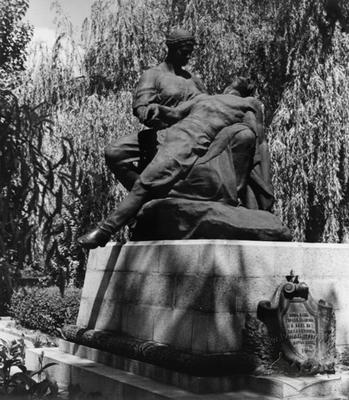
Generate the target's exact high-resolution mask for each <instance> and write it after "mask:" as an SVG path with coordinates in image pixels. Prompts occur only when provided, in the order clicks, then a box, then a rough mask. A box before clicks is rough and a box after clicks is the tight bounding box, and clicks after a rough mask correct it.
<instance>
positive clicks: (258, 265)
mask: <svg viewBox="0 0 349 400" xmlns="http://www.w3.org/2000/svg"><path fill="white" fill-rule="evenodd" d="M348 260H349V245H332V244H305V243H290V242H253V241H233V240H181V241H154V242H129V243H127V244H126V245H124V246H121V245H115V244H112V243H109V244H108V245H107V246H106V247H105V248H98V249H96V250H93V251H91V252H90V255H89V260H88V266H87V272H86V277H85V284H84V288H83V293H82V300H81V306H80V311H79V316H78V321H77V324H76V325H75V326H68V327H66V328H65V330H64V331H65V334H66V339H67V340H68V341H69V342H65V343H62V344H61V349H60V350H59V351H58V353H55V354H52V355H50V356H48V357H47V361H52V360H56V361H57V362H58V363H59V365H66V367H64V368H63V367H62V368H63V371H66V370H67V368H70V367H71V365H73V366H74V368H75V366H77V368H80V367H78V366H79V365H80V364H81V363H82V364H81V365H85V364H84V363H86V365H87V367H86V368H87V369H86V371H87V370H88V371H91V368H92V367H90V366H89V365H90V364H89V362H88V360H90V362H91V361H93V363H94V364H93V365H94V366H95V367H96V368H97V370H98V371H99V369H100V368H101V369H102V370H103V368H104V367H101V366H102V365H109V367H108V368H111V367H112V368H116V370H115V374H116V376H118V377H119V376H120V377H121V378H120V379H121V381H123V380H124V381H125V382H126V381H127V379H128V378H127V379H126V377H128V376H129V375H127V374H129V373H130V372H131V373H133V374H136V375H135V376H134V377H133V378H132V382H133V383H132V384H135V385H136V386H137V385H141V386H142V385H143V384H144V382H145V381H144V379H148V381H147V382H148V383H149V384H150V386H151V387H153V385H155V386H156V384H155V382H161V384H162V385H167V386H166V387H165V388H164V387H163V390H165V391H167V390H168V391H169V392H166V393H170V392H171V393H177V394H175V395H172V394H171V395H169V397H166V396H165V397H161V398H181V396H184V397H185V398H188V399H189V398H193V399H194V398H199V397H196V396H199V395H200V396H203V397H202V398H206V397H205V393H206V396H210V395H209V394H208V393H222V392H225V393H227V392H230V394H229V397H227V398H231V399H233V398H234V399H235V398H243V397H239V395H237V397H236V396H235V394H234V393H236V391H241V393H242V392H243V391H244V390H250V391H251V390H253V391H254V392H256V393H260V394H263V396H264V397H263V396H260V397H258V396H259V395H257V398H260V399H267V398H269V397H268V396H271V398H288V397H289V396H293V397H292V398H294V399H303V398H312V397H311V396H313V398H314V396H315V397H316V398H324V399H325V398H328V399H339V398H344V397H342V395H341V393H343V387H344V386H343V379H342V377H341V376H338V375H336V376H327V375H324V376H318V377H315V378H297V377H293V378H292V377H288V378H287V377H285V376H284V377H282V376H276V375H274V376H269V377H268V376H264V377H263V376H256V373H261V368H260V367H261V365H260V364H259V362H258V360H259V361H260V360H261V359H262V360H263V359H264V360H267V363H269V364H272V363H273V362H275V361H276V360H277V359H278V357H279V354H278V353H276V354H274V353H273V351H272V350H270V349H271V348H272V346H270V343H268V340H267V339H268V332H267V331H266V329H265V327H264V326H263V324H262V322H261V321H259V320H258V319H257V318H256V313H257V307H258V303H259V302H260V301H261V300H263V299H268V298H271V296H272V295H273V293H274V291H275V289H276V288H277V287H278V285H279V284H280V283H281V282H283V281H284V280H285V276H286V275H288V274H289V273H290V271H291V270H293V271H294V273H295V274H296V275H299V276H300V277H301V279H302V280H304V281H306V282H307V283H308V285H309V289H310V293H311V294H312V296H313V297H314V298H316V299H324V300H325V301H327V302H330V303H332V305H333V306H334V310H335V314H336V319H337V332H336V333H337V334H336V340H337V343H336V345H337V348H338V349H341V348H342V347H344V346H348V345H349V316H348V315H349V314H348V308H349V268H348ZM268 346H269V347H268ZM34 353H35V352H34ZM34 353H33V354H31V357H32V360H34V359H35V357H37V356H36V355H35V354H34ZM74 357H75V358H74ZM81 357H82V358H81ZM28 359H29V358H28ZM81 360H85V361H81ZM96 363H97V364H96ZM91 365H92V364H91ZM84 371H85V370H84ZM86 371H85V372H86ZM103 371H104V370H103ZM120 371H124V372H122V373H121V372H120ZM85 372H81V374H82V375H81V376H85V375H84V374H85ZM262 372H263V371H262ZM64 373H67V374H68V375H69V374H70V375H69V376H72V375H71V374H72V373H70V372H69V373H68V372H64ZM79 373H80V372H79ZM89 373H90V372H89ZM106 374H107V376H108V377H111V376H113V370H112V369H110V370H108V371H107V372H106ZM125 374H126V375H125ZM78 375H79V374H78ZM78 375H77V376H78ZM74 376H75V375H74ZM79 376H80V375H79ZM136 376H139V380H138V381H137V379H136ZM74 379H75V378H74ZM74 379H73V381H74V382H80V381H79V380H78V378H76V380H74ZM79 379H80V378H79ZM84 379H85V378H84ZM91 379H92V378H91ZM98 379H100V380H101V385H100V389H101V390H102V389H103V388H104V383H103V382H104V380H103V379H104V378H103V379H102V378H98ZM108 379H109V378H108ZM113 379H114V378H113ZM118 379H119V378H117V380H118ZM149 380H150V381H149ZM347 381H348V380H347V378H346V379H345V382H346V383H345V385H346V384H347ZM113 382H114V380H113ZM118 382H119V381H118ZM110 384H111V385H112V386H111V388H112V387H114V386H113V385H114V383H110ZM115 384H116V383H115ZM118 384H119V383H118ZM159 384H160V383H159ZM108 385H109V383H108ZM176 387H177V389H176ZM179 388H180V389H179ZM170 389H171V390H170ZM108 390H109V389H108ZM110 390H111V391H113V390H114V389H110ZM137 390H138V389H137ZM147 390H148V389H147ZM149 390H150V389H149ZM156 390H158V389H156ZM159 390H160V389H159ZM172 390H174V392H172ZM176 390H177V391H178V390H182V391H183V390H184V391H185V393H184V392H181V396H179V392H176ZM102 391H103V390H102ZM190 392H193V393H196V395H194V394H193V395H190V396H189V394H190ZM332 393H333V396H334V397H333V396H332ZM177 395H178V396H177ZM142 396H143V395H142ZM142 396H141V397H140V398H144V397H142ZM215 396H216V395H215ZM326 396H327V397H326ZM184 397H183V398H184ZM252 397H253V396H252ZM252 397H251V398H252ZM121 398H124V399H128V398H133V397H127V396H126V395H125V396H124V397H121ZM152 398H153V397H152ZM154 398H155V397H154ZM200 398H201V397H200ZM207 398H211V397H207ZM215 398H216V397H215ZM217 398H218V397H217ZM224 398H225V397H224ZM246 398H249V397H246Z"/></svg>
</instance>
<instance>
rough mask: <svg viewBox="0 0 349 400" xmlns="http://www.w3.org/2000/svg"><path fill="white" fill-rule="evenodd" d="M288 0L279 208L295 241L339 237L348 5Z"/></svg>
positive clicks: (277, 129)
mask: <svg viewBox="0 0 349 400" xmlns="http://www.w3.org/2000/svg"><path fill="white" fill-rule="evenodd" d="M284 5H285V9H281V11H280V14H279V15H280V18H279V21H280V22H279V26H278V27H277V31H276V32H277V34H278V35H279V36H280V37H283V38H284V41H283V43H282V45H281V46H280V45H279V57H280V58H281V54H282V53H283V54H284V56H283V63H284V65H285V66H286V69H285V79H284V82H285V88H284V90H283V92H282V95H281V98H280V102H279V105H278V107H277V110H276V112H275V114H274V117H273V119H272V122H271V125H270V137H269V140H270V145H271V151H272V166H273V179H274V187H275V189H276V196H277V200H278V201H277V205H276V210H277V212H278V213H279V214H280V216H281V218H282V219H283V221H284V222H285V223H286V224H287V225H288V226H289V227H290V228H291V229H292V231H293V234H294V239H295V240H300V241H323V242H338V241H340V240H342V239H343V236H344V235H345V234H346V229H347V227H348V200H349V198H348V157H349V152H348V151H349V147H348V144H349V125H348V122H349V119H348V118H349V114H348V101H349V97H348V95H349V84H348V78H349V75H348V74H349V64H348V61H349V58H348V50H349V48H348V45H349V36H348V33H346V29H347V21H348V19H347V15H348V6H347V5H346V4H345V3H344V2H343V3H340V2H335V1H331V2H328V1H313V2H308V1H302V0H299V1H296V2H295V1H292V2H291V1H290V2H287V1H285V4H284ZM286 9H287V10H289V11H291V12H288V13H287V14H286V11H285V10H286ZM286 21H287V22H286ZM281 51H282V53H281Z"/></svg>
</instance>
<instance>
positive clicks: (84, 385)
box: [26, 341, 349, 400]
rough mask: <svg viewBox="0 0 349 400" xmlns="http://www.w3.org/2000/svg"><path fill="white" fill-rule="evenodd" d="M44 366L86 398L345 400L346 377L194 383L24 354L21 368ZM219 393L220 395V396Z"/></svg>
mask: <svg viewBox="0 0 349 400" xmlns="http://www.w3.org/2000/svg"><path fill="white" fill-rule="evenodd" d="M42 351H44V354H45V357H44V364H46V363H48V362H55V363H57V365H55V366H53V367H50V368H48V369H47V372H48V373H49V375H51V376H53V377H54V378H55V379H56V380H57V381H58V384H59V386H60V387H61V388H62V387H63V388H64V387H68V385H70V384H79V385H80V387H81V389H82V390H83V391H84V393H86V395H87V394H88V393H91V392H99V393H100V394H102V396H104V397H105V398H107V399H108V398H117V399H120V400H137V399H140V400H146V399H152V400H157V399H178V400H180V399H183V400H184V399H185V400H209V399H210V400H213V399H215V400H223V399H224V400H228V399H230V400H242V399H245V400H252V399H259V400H277V399H289V398H290V397H292V399H293V400H301V399H302V400H306V399H309V400H310V399H313V400H315V399H322V400H348V397H346V396H344V395H343V394H342V393H348V389H349V375H348V374H342V375H332V376H316V377H309V378H286V377H282V376H252V375H234V376H226V377H220V378H218V377H204V378H203V377H198V376H191V375H188V374H181V373H177V372H174V371H170V370H167V369H165V368H161V367H156V366H154V365H151V364H147V363H143V362H140V361H135V360H131V359H129V358H126V357H120V356H115V355H111V354H110V353H107V352H102V351H100V350H96V349H92V348H89V347H86V346H81V345H76V344H74V343H70V342H67V341H61V342H60V347H59V349H53V348H44V349H29V350H27V353H26V365H27V367H28V368H29V369H31V370H32V369H38V367H39V356H40V354H41V353H42ZM223 392H224V393H223Z"/></svg>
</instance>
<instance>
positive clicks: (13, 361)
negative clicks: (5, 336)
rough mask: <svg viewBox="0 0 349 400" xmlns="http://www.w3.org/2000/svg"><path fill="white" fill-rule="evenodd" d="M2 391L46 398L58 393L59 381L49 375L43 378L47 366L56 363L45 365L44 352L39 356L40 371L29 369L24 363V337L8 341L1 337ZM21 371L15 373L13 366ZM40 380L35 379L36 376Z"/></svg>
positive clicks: (0, 382) (3, 393)
mask: <svg viewBox="0 0 349 400" xmlns="http://www.w3.org/2000/svg"><path fill="white" fill-rule="evenodd" d="M0 342H1V344H0V367H1V369H0V371H1V374H0V393H1V394H2V395H11V396H21V398H28V399H29V398H44V397H46V396H47V397H51V398H53V396H55V395H56V394H57V393H58V386H57V383H56V382H54V381H52V380H50V379H49V378H48V377H46V378H45V379H41V375H42V373H43V372H44V370H45V369H46V368H49V367H51V366H53V365H55V363H48V364H46V365H45V366H43V356H44V355H43V353H42V354H41V356H40V357H39V362H40V368H39V370H38V371H33V372H32V371H28V370H27V368H26V367H25V365H24V341H23V339H19V340H13V341H11V342H7V341H5V340H2V339H0ZM14 367H15V368H17V369H19V370H20V372H15V373H13V370H12V369H13V368H14ZM36 375H37V376H38V377H39V380H38V381H37V380H35V379H33V378H34V377H35V376H36Z"/></svg>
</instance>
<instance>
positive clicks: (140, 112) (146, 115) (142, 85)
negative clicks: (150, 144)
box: [133, 68, 164, 129]
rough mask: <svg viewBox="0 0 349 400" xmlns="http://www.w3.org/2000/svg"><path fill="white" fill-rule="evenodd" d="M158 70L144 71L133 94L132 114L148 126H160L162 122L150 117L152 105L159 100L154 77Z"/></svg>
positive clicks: (162, 125) (155, 77)
mask: <svg viewBox="0 0 349 400" xmlns="http://www.w3.org/2000/svg"><path fill="white" fill-rule="evenodd" d="M158 74H159V71H158V70H156V69H155V68H152V69H149V70H148V71H145V72H144V73H143V75H142V76H141V78H140V80H139V82H138V85H137V87H136V90H135V93H134V96H133V114H134V115H135V116H136V117H137V118H138V119H139V122H141V123H142V124H144V125H146V126H148V127H150V128H158V129H159V128H162V127H164V124H163V122H162V121H160V120H159V119H157V118H152V110H153V107H152V106H153V105H154V104H157V103H158V102H159V98H158V90H157V87H156V79H157V76H158Z"/></svg>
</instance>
